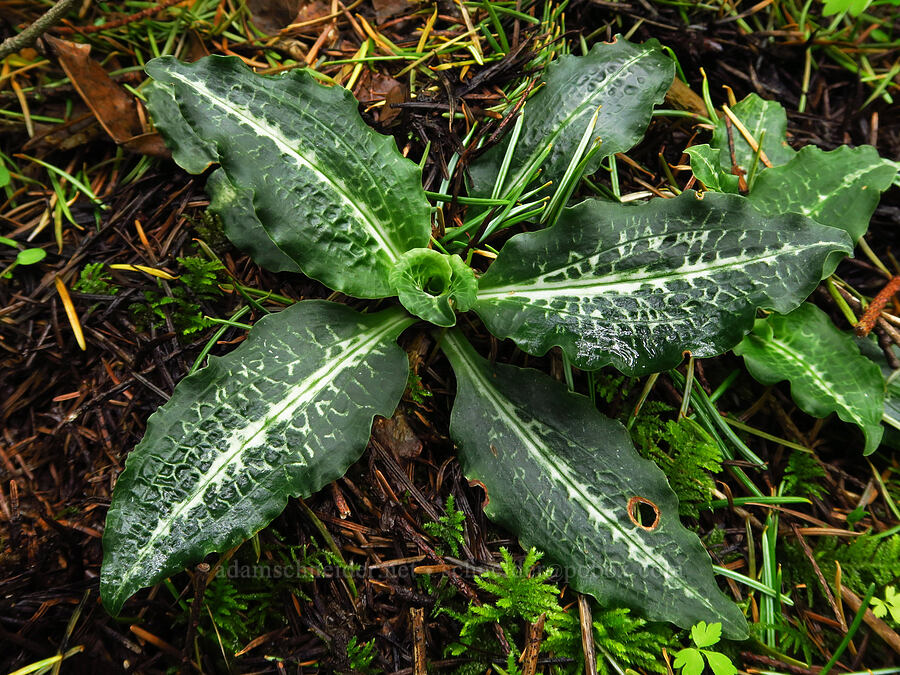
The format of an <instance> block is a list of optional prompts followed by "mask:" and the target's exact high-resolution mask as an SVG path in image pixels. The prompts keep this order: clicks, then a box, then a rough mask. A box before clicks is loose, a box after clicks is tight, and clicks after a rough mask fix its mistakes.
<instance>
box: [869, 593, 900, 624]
mask: <svg viewBox="0 0 900 675" xmlns="http://www.w3.org/2000/svg"><path fill="white" fill-rule="evenodd" d="M872 614H874V615H875V616H877V617H878V618H879V619H883V618H884V617H886V616H887V615H888V614H890V615H891V619H892V620H893V621H894V623H900V593H897V589H896V588H894V587H893V586H888V587H887V588H885V589H884V600H882V599H881V598H872Z"/></svg>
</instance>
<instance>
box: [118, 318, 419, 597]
mask: <svg viewBox="0 0 900 675" xmlns="http://www.w3.org/2000/svg"><path fill="white" fill-rule="evenodd" d="M409 322H411V319H410V317H409V316H407V315H405V314H398V315H397V317H396V318H394V319H393V320H391V321H389V322H387V323H384V324H379V325H377V326H374V327H373V328H372V329H371V330H370V331H369V332H366V333H361V334H358V335H355V336H353V337H352V338H349V339H347V340H344V341H343V343H341V342H338V343H335V344H334V345H332V346H331V347H329V349H331V350H333V351H337V353H339V354H340V356H339V357H338V358H337V359H336V360H331V361H327V362H326V363H324V364H323V365H322V366H321V367H319V368H318V369H317V370H316V371H315V372H313V373H311V374H309V375H308V376H307V377H306V379H304V380H303V381H302V382H299V383H297V384H296V385H294V386H293V387H291V388H290V389H288V392H297V393H296V394H295V395H293V396H290V394H289V393H286V394H285V397H284V398H282V399H280V400H279V401H278V402H276V403H273V404H272V405H270V406H269V409H268V411H267V412H266V414H264V415H263V416H262V417H260V418H258V419H256V420H254V421H253V422H250V423H249V424H248V425H247V426H246V427H244V428H242V429H239V430H236V431H233V432H232V434H231V437H230V440H229V441H228V448H227V449H226V450H225V451H224V452H222V453H221V454H219V455H218V456H217V457H216V459H215V460H214V461H213V463H212V465H211V466H210V467H209V469H207V471H206V473H204V474H203V476H201V477H200V479H199V480H198V481H197V483H196V484H195V487H194V489H193V490H192V491H191V492H190V493H188V495H187V496H186V498H185V499H183V500H182V501H180V502H178V504H177V505H175V506H173V508H172V511H171V512H170V513H169V515H168V516H167V517H166V519H165V520H160V521H159V522H158V523H157V525H156V528H155V529H154V531H153V533H152V534H151V535H150V538H149V539H148V540H147V542H146V543H145V544H144V545H143V546H141V547H139V548H138V551H137V555H136V557H135V558H134V561H133V562H132V564H131V565H130V567H129V569H128V572H126V573H125V574H124V575H123V577H122V581H123V582H124V581H125V580H127V579H130V578H131V577H133V576H135V575H136V574H137V573H138V572H140V571H141V562H142V561H143V560H145V559H146V558H147V557H152V555H153V546H154V544H155V543H156V541H157V540H158V539H160V537H163V536H164V535H166V534H168V533H169V531H170V529H171V527H172V523H173V522H174V521H175V520H176V519H177V518H178V517H179V516H181V515H183V514H186V513H189V512H190V510H191V509H192V508H194V507H195V506H197V505H198V504H200V503H201V502H202V501H203V495H204V493H205V492H206V490H207V489H208V488H209V487H210V485H217V484H219V483H221V481H222V480H223V478H224V476H225V469H226V468H228V467H229V466H231V465H232V464H234V463H235V462H236V460H237V459H238V458H239V457H240V455H241V454H242V453H243V452H245V451H246V450H247V449H248V447H256V446H250V442H251V441H253V440H259V437H260V435H261V433H262V432H264V431H265V430H266V429H267V428H268V427H269V426H270V425H271V424H272V423H273V422H277V421H280V420H281V419H284V418H285V417H286V416H288V415H290V416H293V415H294V414H295V413H296V411H297V410H299V409H301V408H303V407H305V406H307V405H309V403H310V402H312V401H314V400H315V399H316V397H317V396H318V395H319V394H320V393H321V392H322V391H324V390H325V389H327V388H328V387H330V386H331V385H332V383H333V382H334V380H336V379H337V378H338V376H340V375H341V373H343V372H344V371H345V370H347V369H349V368H353V367H354V366H356V365H358V364H359V363H360V362H362V361H363V360H364V359H365V358H366V357H367V356H368V355H369V353H370V351H371V349H372V347H374V346H375V345H377V343H378V342H380V341H381V340H382V339H383V337H384V336H385V335H388V334H390V333H391V332H392V331H394V330H396V329H397V326H398V325H401V324H403V323H409ZM342 345H343V347H342ZM262 440H263V441H265V438H264V437H263V438H262ZM122 585H124V583H123V584H122Z"/></svg>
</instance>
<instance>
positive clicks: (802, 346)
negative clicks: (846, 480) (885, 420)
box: [734, 303, 884, 455]
mask: <svg viewBox="0 0 900 675" xmlns="http://www.w3.org/2000/svg"><path fill="white" fill-rule="evenodd" d="M734 351H735V353H736V354H740V355H741V356H743V357H744V363H745V364H746V365H747V370H749V371H750V374H751V375H753V377H754V378H756V379H757V380H759V381H760V382H762V383H763V384H775V383H776V382H780V381H782V380H788V381H789V382H790V383H791V396H792V397H793V399H794V402H795V403H796V404H797V405H798V406H800V408H801V409H802V410H803V411H804V412H807V413H809V414H810V415H812V416H813V417H827V416H828V415H829V414H831V413H833V412H836V413H837V414H838V417H840V418H841V419H842V420H844V421H845V422H852V423H853V424H856V425H857V426H858V427H859V428H860V429H862V431H863V433H864V434H865V437H866V443H865V448H864V454H867V455H868V454H869V453H871V452H874V451H875V449H876V448H877V447H878V444H879V443H880V442H881V435H882V433H883V431H884V430H883V428H882V426H881V416H882V414H883V411H884V381H883V379H882V377H881V372H880V369H879V368H878V366H877V365H875V364H874V363H873V362H872V361H870V360H869V359H867V358H866V357H864V356H862V355H861V354H860V352H859V347H857V346H856V344H855V342H854V341H853V337H852V336H851V335H849V334H847V333H843V332H841V331H840V330H838V329H837V327H835V325H834V324H833V323H832V322H831V319H829V318H828V315H827V314H825V313H824V312H823V311H822V310H820V309H819V308H818V307H816V306H815V305H812V304H809V303H805V304H803V305H801V306H800V307H798V308H797V309H795V310H794V311H793V312H791V313H790V314H787V315H781V314H773V315H771V316H770V317H769V318H768V319H760V320H758V321H757V322H756V324H755V325H754V327H753V332H752V333H750V334H749V335H747V336H746V337H745V338H744V340H743V342H741V344H740V345H738V346H737V347H735V349H734Z"/></svg>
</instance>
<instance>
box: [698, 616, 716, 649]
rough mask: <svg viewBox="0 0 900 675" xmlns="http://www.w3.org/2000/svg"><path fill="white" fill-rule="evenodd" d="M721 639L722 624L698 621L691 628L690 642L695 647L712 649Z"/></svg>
mask: <svg viewBox="0 0 900 675" xmlns="http://www.w3.org/2000/svg"><path fill="white" fill-rule="evenodd" d="M721 639H722V624H720V623H718V622H717V623H706V622H705V621H698V622H697V623H696V624H695V625H693V626H691V640H693V641H694V644H695V645H696V646H697V647H712V646H713V645H714V644H716V643H717V642H718V641H719V640H721Z"/></svg>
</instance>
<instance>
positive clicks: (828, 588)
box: [791, 523, 847, 633]
mask: <svg viewBox="0 0 900 675" xmlns="http://www.w3.org/2000/svg"><path fill="white" fill-rule="evenodd" d="M791 529H793V530H794V536H795V537H797V541H799V542H800V546H801V547H802V548H803V553H804V555H806V557H807V559H808V560H809V562H810V564H812V567H813V571H815V573H816V577H817V578H818V579H819V583H820V584H821V586H822V589H823V590H824V591H825V599H826V600H828V604H829V605H830V606H831V609H832V611H834V615H835V616H836V617H837V620H838V622H839V623H840V624H841V630H843V631H844V632H845V633H846V632H847V623H846V621H845V620H844V617H843V616H842V615H841V612H840V610H839V609H838V606H837V602H836V601H835V599H834V594H833V593H832V592H831V586H829V585H828V582H827V581H825V576H824V575H823V574H822V570H821V569H820V568H819V564H818V563H817V562H816V559H815V557H814V556H813V552H812V549H811V548H810V547H809V544H807V543H806V539H804V538H803V535H802V534H800V529H799V528H798V527H797V526H796V525H795V524H793V523H792V524H791Z"/></svg>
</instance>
